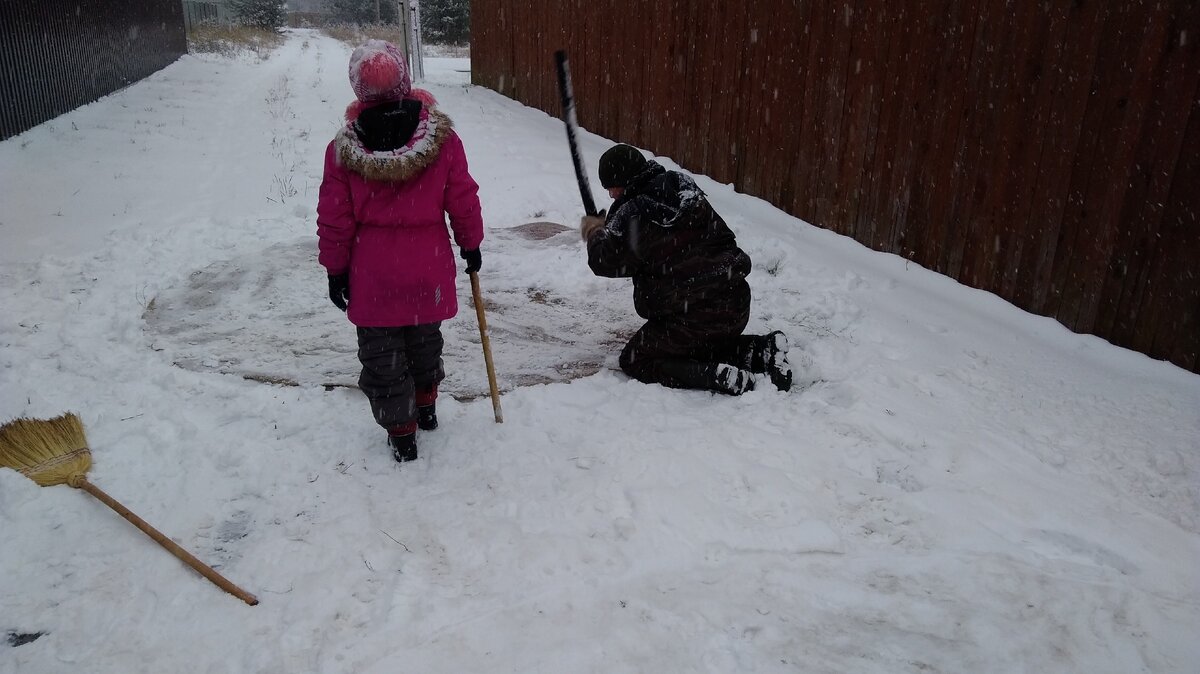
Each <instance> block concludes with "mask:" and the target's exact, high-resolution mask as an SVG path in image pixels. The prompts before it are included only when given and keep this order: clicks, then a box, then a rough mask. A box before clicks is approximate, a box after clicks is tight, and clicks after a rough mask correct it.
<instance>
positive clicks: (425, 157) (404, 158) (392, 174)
mask: <svg viewBox="0 0 1200 674" xmlns="http://www.w3.org/2000/svg"><path fill="white" fill-rule="evenodd" d="M420 115H421V116H420V121H418V122H417V129H416V131H414V132H413V135H412V138H410V139H409V140H408V142H407V143H405V144H404V145H403V146H402V147H399V148H396V149H395V150H388V151H381V152H372V151H370V150H368V149H367V148H366V146H364V145H363V143H362V141H361V140H359V138H358V134H357V133H355V131H354V120H353V119H351V120H349V121H348V122H347V123H346V126H344V127H342V129H341V130H340V131H338V134H337V136H335V137H334V145H335V146H336V148H337V157H338V164H340V165H341V166H343V167H344V168H346V169H347V170H349V171H353V172H354V173H357V174H358V175H360V176H362V177H364V178H366V179H367V180H381V181H386V182H403V181H405V180H408V179H410V178H412V177H413V176H416V175H417V174H419V173H420V172H421V171H423V170H425V168H426V167H428V166H429V165H430V164H432V163H433V161H434V160H435V159H437V157H438V153H439V152H441V150H442V144H443V143H445V142H446V138H447V137H449V136H450V132H451V128H452V127H453V123H452V122H451V121H450V118H449V117H447V116H446V114H445V113H443V112H442V111H440V110H438V109H437V108H433V107H430V106H422V107H421V113H420Z"/></svg>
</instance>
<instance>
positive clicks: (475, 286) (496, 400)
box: [470, 272, 504, 424]
mask: <svg viewBox="0 0 1200 674" xmlns="http://www.w3.org/2000/svg"><path fill="white" fill-rule="evenodd" d="M470 276H471V295H473V296H474V298H475V315H476V316H478V317H479V340H480V341H481V342H483V362H484V364H485V365H487V375H488V386H489V387H491V389H492V411H493V412H495V413H496V423H498V424H502V423H504V414H503V413H502V412H501V411H500V391H499V390H498V389H497V388H496V367H495V366H494V365H492V343H491V341H489V340H488V330H487V319H486V318H484V317H483V296H482V295H481V294H480V292H479V274H477V273H475V272H471V274H470Z"/></svg>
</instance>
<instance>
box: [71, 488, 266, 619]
mask: <svg viewBox="0 0 1200 674" xmlns="http://www.w3.org/2000/svg"><path fill="white" fill-rule="evenodd" d="M71 486H75V485H71ZM79 488H80V489H83V490H84V491H86V492H87V493H89V494H91V495H92V496H95V497H96V498H98V499H100V501H101V502H102V503H104V505H106V506H108V507H109V508H112V509H113V510H115V511H116V512H117V514H118V515H120V516H121V517H124V518H125V519H127V520H129V522H130V523H132V524H133V526H135V527H137V528H139V529H141V530H142V532H143V533H145V534H146V535H147V536H149V537H150V538H153V539H154V540H155V541H157V542H158V544H159V545H161V546H163V547H164V548H166V549H167V551H168V552H170V553H171V554H172V555H175V556H176V557H178V558H179V559H181V560H183V562H184V563H185V564H187V565H188V566H190V567H192V568H193V569H195V570H196V571H199V572H200V575H202V576H204V577H205V578H207V579H209V580H211V581H212V582H213V583H214V584H215V585H216V586H217V587H219V588H221V589H222V590H225V591H226V592H228V593H229V594H231V595H233V596H235V597H237V598H238V599H241V600H242V601H244V602H246V603H247V604H249V605H251V606H254V605H256V604H258V598H257V597H255V596H254V595H252V594H250V593H249V592H246V591H245V590H243V589H242V588H240V587H238V586H237V585H234V584H233V583H231V582H229V581H228V580H227V579H226V578H225V577H224V576H222V575H221V574H219V573H217V572H216V571H214V570H213V569H212V567H210V566H208V565H207V564H205V563H204V562H202V561H200V560H199V559H196V558H195V557H194V556H192V553H190V552H188V551H187V550H184V549H183V548H181V547H179V545H178V544H177V543H175V541H173V540H171V539H169V538H167V537H166V536H164V535H163V534H162V532H160V531H159V530H158V529H155V528H154V527H152V526H150V524H149V523H148V522H146V520H144V519H142V518H140V517H138V516H137V515H135V514H133V512H132V511H130V510H129V508H126V507H125V506H123V505H121V504H120V503H118V502H117V500H116V499H114V498H113V497H111V496H109V495H108V494H105V493H104V492H103V491H102V490H101V489H100V488H99V487H97V486H96V485H94V484H92V483H91V482H88V481H87V480H86V479H85V480H82V481H81V483H80V484H79Z"/></svg>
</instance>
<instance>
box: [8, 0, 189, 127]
mask: <svg viewBox="0 0 1200 674" xmlns="http://www.w3.org/2000/svg"><path fill="white" fill-rule="evenodd" d="M186 52H187V42H186V40H185V38H184V31H183V10H182V7H181V6H180V0H122V1H121V2H111V1H109V0H0V139H4V138H8V137H10V136H14V135H16V134H18V133H20V132H22V131H25V130H26V129H30V128H32V127H34V126H36V125H38V124H40V123H42V122H44V121H46V120H48V119H52V118H54V117H56V116H58V115H61V114H63V113H64V112H67V111H69V110H73V109H74V108H76V107H79V106H80V105H83V104H85V103H89V102H91V101H94V100H96V99H97V98H100V97H101V96H104V95H106V94H110V93H112V92H114V91H116V90H118V89H120V88H122V87H124V86H127V85H128V84H130V83H132V82H135V81H137V80H139V79H141V78H143V77H146V76H147V75H149V74H151V73H153V72H155V71H157V70H159V69H161V68H163V67H165V66H167V65H168V64H170V63H172V62H173V61H175V59H177V58H179V57H180V56H181V55H183V54H184V53H186Z"/></svg>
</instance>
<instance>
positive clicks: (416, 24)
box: [396, 0, 425, 80]
mask: <svg viewBox="0 0 1200 674" xmlns="http://www.w3.org/2000/svg"><path fill="white" fill-rule="evenodd" d="M396 5H397V7H396V15H397V22H398V23H399V28H400V42H401V44H402V45H404V55H405V56H407V57H408V63H409V72H410V73H412V76H413V79H414V80H423V79H425V60H424V57H423V55H422V53H421V52H422V49H421V7H420V3H419V2H417V0H397V2H396Z"/></svg>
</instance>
